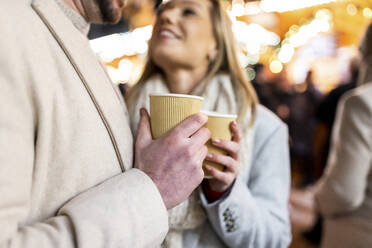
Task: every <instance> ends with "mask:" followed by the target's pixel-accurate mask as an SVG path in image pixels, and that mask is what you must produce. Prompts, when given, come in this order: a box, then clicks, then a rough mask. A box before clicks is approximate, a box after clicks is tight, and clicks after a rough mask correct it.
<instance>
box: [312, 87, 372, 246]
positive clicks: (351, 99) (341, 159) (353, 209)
mask: <svg viewBox="0 0 372 248" xmlns="http://www.w3.org/2000/svg"><path fill="white" fill-rule="evenodd" d="M371 96H372V84H371V83H367V84H366V85H364V86H361V87H359V88H357V89H355V90H353V91H351V92H349V93H348V94H347V95H345V96H344V97H343V98H342V100H341V102H340V104H339V106H338V110H337V117H336V122H335V128H334V130H333V134H332V135H333V136H332V146H331V152H330V157H329V159H328V164H327V168H326V171H325V173H324V175H323V176H322V178H321V180H320V182H319V183H318V185H317V191H316V195H315V196H316V200H317V206H318V210H319V211H320V213H321V214H322V215H323V216H324V231H323V236H322V245H321V247H324V248H328V247H330V248H332V247H338V248H349V247H350V248H351V247H352V248H364V247H365V248H370V247H372V235H371V233H372V98H371Z"/></svg>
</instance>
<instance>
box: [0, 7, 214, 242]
mask: <svg viewBox="0 0 372 248" xmlns="http://www.w3.org/2000/svg"><path fill="white" fill-rule="evenodd" d="M123 4H124V3H121V2H119V1H115V0H96V1H93V0H63V2H62V0H16V1H0V30H1V34H2V38H1V39H0V248H5V247H7V248H10V247H12V248H19V247H22V248H27V247H37V248H39V247H63V248H72V247H82V248H85V247H87V248H94V247H105V248H111V247H130V248H132V247H156V246H158V245H160V243H161V242H162V240H163V238H164V236H165V234H166V232H167V230H168V224H167V223H168V222H167V211H166V210H167V209H169V208H172V207H173V206H175V205H177V204H179V203H180V202H182V201H183V200H184V199H185V198H186V197H187V196H188V195H189V194H190V192H191V191H192V190H193V189H194V188H195V187H196V186H197V185H198V184H199V183H200V181H201V180H202V177H203V172H202V169H201V163H202V160H203V159H204V157H205V156H206V153H207V149H206V147H205V146H204V144H205V142H206V140H207V139H208V138H209V132H208V131H207V130H206V129H203V128H201V127H202V126H203V124H204V123H205V122H206V117H205V116H203V115H195V116H193V117H191V118H189V119H188V120H186V121H184V122H183V123H182V124H181V125H180V126H179V127H177V128H175V129H174V130H173V131H171V132H169V133H168V134H167V135H166V136H164V137H162V138H160V139H158V140H152V137H151V132H150V129H149V121H148V116H147V113H146V112H142V118H141V122H140V124H139V133H138V138H137V142H136V146H135V149H136V150H135V155H136V159H135V167H136V168H135V169H134V168H132V164H133V153H134V152H133V140H132V136H131V132H130V129H129V125H128V113H127V110H126V107H125V104H124V102H123V100H122V98H121V96H120V95H119V94H118V93H117V91H116V89H114V87H113V85H112V84H111V82H110V81H109V79H108V77H107V76H106V74H105V71H104V69H103V68H102V67H101V66H100V64H99V62H98V61H97V59H96V57H95V55H94V54H93V53H92V51H91V50H90V48H89V46H88V40H87V39H86V37H85V34H86V32H87V30H88V28H89V26H88V22H91V21H95V22H102V21H110V22H113V21H117V20H118V19H120V13H121V9H120V8H121V7H122V6H123Z"/></svg>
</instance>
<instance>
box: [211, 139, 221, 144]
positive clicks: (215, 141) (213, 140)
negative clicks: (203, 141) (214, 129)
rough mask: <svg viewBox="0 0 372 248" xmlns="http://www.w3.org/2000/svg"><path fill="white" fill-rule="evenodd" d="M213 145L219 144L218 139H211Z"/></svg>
mask: <svg viewBox="0 0 372 248" xmlns="http://www.w3.org/2000/svg"><path fill="white" fill-rule="evenodd" d="M212 142H213V143H220V139H212Z"/></svg>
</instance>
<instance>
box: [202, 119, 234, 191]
mask: <svg viewBox="0 0 372 248" xmlns="http://www.w3.org/2000/svg"><path fill="white" fill-rule="evenodd" d="M230 130H231V132H232V140H231V141H227V140H221V139H212V140H211V142H212V145H214V146H216V147H219V148H221V149H223V150H225V151H227V155H221V154H208V155H207V157H206V160H208V161H212V162H216V163H219V164H221V165H223V166H225V169H224V170H223V171H219V170H217V169H216V168H214V167H212V166H209V165H206V166H205V169H206V170H207V171H208V173H209V174H210V175H211V176H212V177H213V179H210V180H207V181H208V182H207V183H208V184H209V187H210V189H211V190H213V191H216V192H224V191H226V190H227V189H228V188H229V187H230V186H231V184H232V183H233V182H234V180H235V178H236V176H237V175H238V173H239V152H240V144H239V143H240V139H241V132H240V129H239V127H238V125H237V124H236V122H231V123H230Z"/></svg>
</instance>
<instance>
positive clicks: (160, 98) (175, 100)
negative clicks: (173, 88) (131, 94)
mask: <svg viewBox="0 0 372 248" xmlns="http://www.w3.org/2000/svg"><path fill="white" fill-rule="evenodd" d="M202 104H203V98H202V97H199V96H193V95H183V94H152V95H150V116H151V131H152V137H153V138H154V139H157V138H159V137H160V136H162V135H163V134H165V133H166V132H168V131H169V130H171V129H172V128H174V127H176V126H177V125H178V124H180V123H181V122H182V121H184V120H185V119H186V118H187V117H189V116H191V115H193V114H196V113H199V112H200V110H201V107H202Z"/></svg>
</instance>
